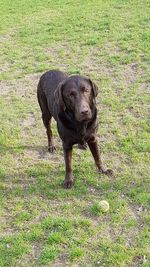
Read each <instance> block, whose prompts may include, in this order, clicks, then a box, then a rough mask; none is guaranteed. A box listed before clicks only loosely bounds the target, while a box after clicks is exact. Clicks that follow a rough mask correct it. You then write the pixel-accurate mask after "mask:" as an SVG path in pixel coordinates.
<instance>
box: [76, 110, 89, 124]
mask: <svg viewBox="0 0 150 267" xmlns="http://www.w3.org/2000/svg"><path fill="white" fill-rule="evenodd" d="M75 117H76V120H77V121H79V122H82V121H89V120H91V119H92V114H91V112H89V114H86V115H76V116H75Z"/></svg>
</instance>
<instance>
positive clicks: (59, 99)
mask: <svg viewBox="0 0 150 267" xmlns="http://www.w3.org/2000/svg"><path fill="white" fill-rule="evenodd" d="M64 84H65V81H62V82H60V83H59V84H58V86H57V88H56V91H55V93H54V100H55V102H56V103H57V104H58V105H59V106H60V107H61V108H62V109H63V110H65V109H66V106H65V103H64V100H63V96H62V90H63V86H64Z"/></svg>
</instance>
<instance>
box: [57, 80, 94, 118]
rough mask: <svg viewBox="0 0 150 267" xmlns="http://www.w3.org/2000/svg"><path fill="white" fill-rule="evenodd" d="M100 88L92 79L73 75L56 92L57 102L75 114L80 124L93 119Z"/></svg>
mask: <svg viewBox="0 0 150 267" xmlns="http://www.w3.org/2000/svg"><path fill="white" fill-rule="evenodd" d="M97 93H98V88H97V86H96V85H95V83H93V82H92V81H91V80H90V79H88V78H86V77H83V76H80V75H73V76H70V77H69V78H67V79H66V80H64V81H63V82H62V83H60V84H59V85H58V88H57V89H56V91H55V99H56V102H57V103H59V105H60V106H61V107H62V108H63V109H64V110H65V109H68V110H70V111H72V112H73V113H74V116H75V119H76V120H77V121H79V122H81V121H87V120H90V119H91V118H92V109H93V106H94V105H95V98H96V96H97Z"/></svg>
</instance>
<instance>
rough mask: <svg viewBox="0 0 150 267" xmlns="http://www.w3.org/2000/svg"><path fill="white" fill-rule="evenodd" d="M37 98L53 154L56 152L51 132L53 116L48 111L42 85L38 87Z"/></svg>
mask: <svg viewBox="0 0 150 267" xmlns="http://www.w3.org/2000/svg"><path fill="white" fill-rule="evenodd" d="M37 97H38V102H39V105H40V108H41V111H42V120H43V124H44V126H45V128H46V134H47V139H48V151H49V152H50V153H52V152H53V151H54V150H55V147H54V145H53V140H52V130H51V119H52V115H51V114H50V112H49V109H48V105H47V99H46V97H45V95H44V93H43V92H42V91H41V90H40V85H39V86H38V91H37Z"/></svg>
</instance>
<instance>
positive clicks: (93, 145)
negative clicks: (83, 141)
mask: <svg viewBox="0 0 150 267" xmlns="http://www.w3.org/2000/svg"><path fill="white" fill-rule="evenodd" d="M88 146H89V148H90V150H91V153H92V155H93V157H94V160H95V164H96V166H97V168H98V171H99V172H100V173H105V174H106V175H109V176H111V175H112V174H113V171H112V170H110V169H106V170H105V169H104V167H103V164H102V161H101V157H100V153H99V149H98V144H97V140H96V137H95V136H93V137H92V138H91V139H90V140H89V141H88Z"/></svg>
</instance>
